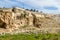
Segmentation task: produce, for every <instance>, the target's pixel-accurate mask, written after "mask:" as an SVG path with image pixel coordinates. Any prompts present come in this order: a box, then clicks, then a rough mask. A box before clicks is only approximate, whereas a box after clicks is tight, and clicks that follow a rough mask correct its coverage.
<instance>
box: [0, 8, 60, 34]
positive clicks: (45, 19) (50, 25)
mask: <svg viewBox="0 0 60 40" xmlns="http://www.w3.org/2000/svg"><path fill="white" fill-rule="evenodd" d="M48 15H49V16H48ZM55 18H56V17H55ZM55 18H54V15H50V14H43V13H40V12H32V11H27V10H25V9H22V8H5V9H0V28H2V29H3V30H4V29H5V30H4V32H14V30H15V31H19V32H21V31H22V32H26V31H31V30H32V31H33V30H35V31H36V32H37V31H38V30H39V31H42V32H49V31H51V32H53V33H55V32H56V31H57V30H59V28H60V22H59V21H57V18H56V19H55ZM59 20H60V19H59ZM56 28H57V29H56ZM0 30H1V29H0ZM53 30H54V31H53ZM1 32H3V31H1ZM58 32H59V31H58ZM49 33H50V32H49Z"/></svg>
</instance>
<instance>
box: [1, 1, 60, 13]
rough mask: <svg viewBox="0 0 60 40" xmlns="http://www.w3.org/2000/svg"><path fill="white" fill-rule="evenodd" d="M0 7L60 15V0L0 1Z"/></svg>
mask: <svg viewBox="0 0 60 40" xmlns="http://www.w3.org/2000/svg"><path fill="white" fill-rule="evenodd" d="M0 7H6V8H9V7H22V8H23V7H24V8H25V9H26V8H28V9H37V10H39V11H43V12H44V13H53V14H54V13H55V14H60V0H0Z"/></svg>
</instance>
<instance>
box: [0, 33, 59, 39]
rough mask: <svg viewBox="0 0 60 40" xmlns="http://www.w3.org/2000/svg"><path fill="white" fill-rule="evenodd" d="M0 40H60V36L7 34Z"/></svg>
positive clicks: (0, 37)
mask: <svg viewBox="0 0 60 40" xmlns="http://www.w3.org/2000/svg"><path fill="white" fill-rule="evenodd" d="M0 40H60V34H26V33H25V34H14V35H9V34H6V35H2V36H0Z"/></svg>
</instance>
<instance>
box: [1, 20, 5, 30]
mask: <svg viewBox="0 0 60 40" xmlns="http://www.w3.org/2000/svg"><path fill="white" fill-rule="evenodd" d="M0 28H3V29H6V23H5V22H3V21H2V20H1V19H0Z"/></svg>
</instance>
